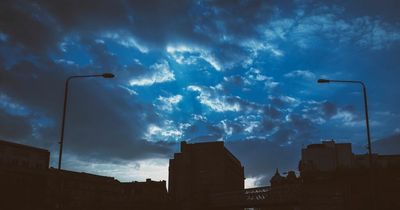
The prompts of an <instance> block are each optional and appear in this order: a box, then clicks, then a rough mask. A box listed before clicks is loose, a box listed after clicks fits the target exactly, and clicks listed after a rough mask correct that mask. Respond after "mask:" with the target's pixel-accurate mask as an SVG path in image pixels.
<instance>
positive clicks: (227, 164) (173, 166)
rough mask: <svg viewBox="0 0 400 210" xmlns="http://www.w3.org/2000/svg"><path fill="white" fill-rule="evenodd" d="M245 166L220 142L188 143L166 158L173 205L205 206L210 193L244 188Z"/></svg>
mask: <svg viewBox="0 0 400 210" xmlns="http://www.w3.org/2000/svg"><path fill="white" fill-rule="evenodd" d="M243 189H244V168H243V166H242V165H241V163H240V161H239V160H238V159H237V158H236V157H235V156H233V155H232V154H231V153H230V152H229V151H228V150H227V149H226V148H225V146H224V143H223V142H205V143H194V144H188V143H186V142H184V141H183V142H181V151H180V153H175V154H174V158H173V159H170V162H169V194H170V196H171V199H172V201H173V202H174V203H175V204H176V205H177V206H176V209H185V210H186V209H204V206H206V205H207V200H208V196H209V195H210V194H212V193H219V192H227V191H235V190H243Z"/></svg>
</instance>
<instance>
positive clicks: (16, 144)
mask: <svg viewBox="0 0 400 210" xmlns="http://www.w3.org/2000/svg"><path fill="white" fill-rule="evenodd" d="M0 144H8V145H11V146H16V147H22V148H26V149H31V150H38V151H42V152H46V153H50V151H49V150H47V149H42V148H38V147H34V146H29V145H26V144H19V143H15V142H10V141H5V140H1V139H0Z"/></svg>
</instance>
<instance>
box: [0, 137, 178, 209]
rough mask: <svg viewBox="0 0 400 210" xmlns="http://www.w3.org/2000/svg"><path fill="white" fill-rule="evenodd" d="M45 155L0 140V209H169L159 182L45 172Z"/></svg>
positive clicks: (163, 188)
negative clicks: (125, 181) (123, 180)
mask: <svg viewBox="0 0 400 210" xmlns="http://www.w3.org/2000/svg"><path fill="white" fill-rule="evenodd" d="M49 155H50V153H49V151H47V150H43V149H39V148H34V147H30V146H26V145H21V144H16V143H11V142H6V141H1V140H0V209H1V210H3V209H4V210H14V209H15V210H27V209H29V210H47V209H48V210H50V209H51V210H53V209H62V210H92V209H93V210H95V209H96V210H127V209H144V210H146V209H149V210H158V209H161V210H162V209H171V208H169V206H168V205H169V203H170V202H169V199H168V194H167V189H166V182H165V181H152V180H151V179H147V180H146V182H128V183H121V182H119V181H118V180H116V179H114V178H113V177H106V176H98V175H94V174H88V173H80V172H74V171H67V170H57V169H54V168H49Z"/></svg>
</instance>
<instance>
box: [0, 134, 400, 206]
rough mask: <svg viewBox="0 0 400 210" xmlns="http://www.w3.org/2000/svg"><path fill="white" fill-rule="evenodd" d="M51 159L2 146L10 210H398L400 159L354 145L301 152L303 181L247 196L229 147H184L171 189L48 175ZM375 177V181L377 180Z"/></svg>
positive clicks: (278, 178) (2, 183) (0, 197)
mask: <svg viewBox="0 0 400 210" xmlns="http://www.w3.org/2000/svg"><path fill="white" fill-rule="evenodd" d="M49 155H50V153H49V151H47V150H43V149H39V148H35V147H30V146H26V145H21V144H16V143H11V142H6V141H0V209H1V210H3V209H5V210H20V209H31V210H50V209H51V210H53V209H62V210H70V209H73V210H92V209H93V210H94V209H102V210H128V209H141V210H163V209H164V210H167V209H168V210H199V209H202V210H204V209H205V210H217V209H218V210H220V209H221V210H228V209H229V210H232V209H233V210H236V209H237V210H239V209H241V210H243V209H244V208H248V207H253V208H255V209H265V210H321V209H324V210H369V209H374V210H377V209H379V210H381V209H383V210H398V209H400V200H399V199H398V198H399V197H400V155H378V154H373V168H372V170H370V168H369V161H368V155H367V154H353V153H352V148H351V144H350V143H335V142H334V141H333V140H332V141H323V142H322V143H320V144H311V145H308V146H307V147H306V148H304V149H302V157H301V160H300V162H299V171H300V175H296V173H295V172H294V171H289V172H287V173H283V174H282V175H281V173H279V171H278V169H277V170H276V172H275V174H274V176H273V177H272V178H271V179H270V186H264V187H256V188H248V189H244V168H243V166H242V165H241V163H240V161H239V160H238V159H237V158H235V157H234V156H233V155H232V154H231V153H230V152H229V151H228V150H227V149H226V148H225V147H224V143H223V142H204V143H193V144H189V143H186V142H181V149H180V152H179V153H175V154H174V158H173V159H171V160H170V166H169V192H167V189H166V182H165V181H153V180H151V179H147V180H146V181H145V182H120V181H118V180H116V179H115V178H113V177H107V176H100V175H94V174H89V173H82V172H74V171H68V170H57V169H54V168H48V165H49ZM371 172H372V173H371Z"/></svg>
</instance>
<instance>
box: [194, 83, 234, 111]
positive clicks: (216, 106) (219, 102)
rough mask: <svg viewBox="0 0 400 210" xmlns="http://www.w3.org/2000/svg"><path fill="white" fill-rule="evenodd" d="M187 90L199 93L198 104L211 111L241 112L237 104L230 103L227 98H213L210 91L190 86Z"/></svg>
mask: <svg viewBox="0 0 400 210" xmlns="http://www.w3.org/2000/svg"><path fill="white" fill-rule="evenodd" d="M187 89H188V90H189V91H194V92H198V93H200V95H199V96H197V99H198V100H199V102H200V103H202V104H204V105H206V106H208V107H209V108H210V109H211V110H213V111H216V112H226V111H233V112H238V111H240V110H241V106H240V104H239V103H238V102H233V103H230V102H229V101H228V100H229V98H228V97H225V96H222V97H218V96H214V95H213V94H212V91H210V90H208V89H207V88H204V87H199V86H194V85H191V86H188V87H187Z"/></svg>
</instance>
